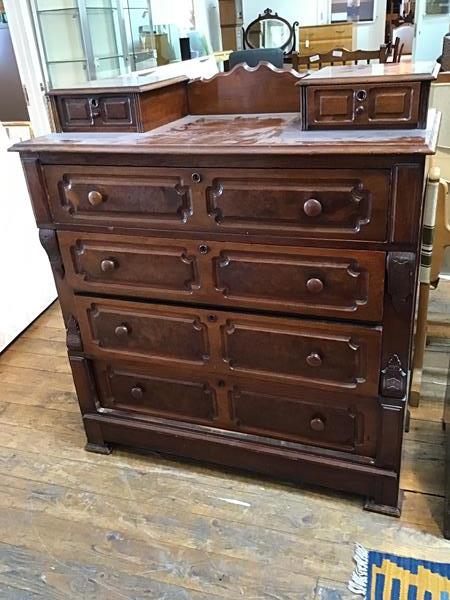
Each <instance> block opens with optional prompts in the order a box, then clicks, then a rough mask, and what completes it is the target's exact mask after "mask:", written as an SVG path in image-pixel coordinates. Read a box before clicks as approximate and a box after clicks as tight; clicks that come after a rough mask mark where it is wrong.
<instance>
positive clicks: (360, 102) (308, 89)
mask: <svg viewBox="0 0 450 600" xmlns="http://www.w3.org/2000/svg"><path fill="white" fill-rule="evenodd" d="M317 58H318V59H320V60H321V56H319V55H318V56H317ZM326 58H327V62H332V61H330V56H327V57H326ZM331 58H332V57H331ZM436 76H437V70H436V68H435V65H434V64H433V63H424V64H423V65H419V64H417V65H416V64H410V65H408V66H404V64H403V63H401V64H400V63H399V64H393V63H385V64H377V65H370V66H364V65H355V66H353V67H352V66H340V67H335V66H331V67H326V68H324V69H320V70H319V71H317V72H316V73H313V74H312V75H310V76H308V77H305V78H304V79H303V80H302V81H301V82H300V86H301V90H302V126H303V129H305V130H314V129H371V128H375V129H383V128H390V127H395V128H396V129H401V128H404V129H411V128H423V127H425V122H426V112H427V110H428V96H429V90H430V84H431V81H432V80H433V79H436Z"/></svg>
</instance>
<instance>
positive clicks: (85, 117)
mask: <svg viewBox="0 0 450 600" xmlns="http://www.w3.org/2000/svg"><path fill="white" fill-rule="evenodd" d="M55 102H56V107H57V111H58V116H59V120H60V125H61V129H62V130H63V131H83V130H91V131H96V130H98V129H103V130H110V131H137V125H136V107H135V99H134V97H133V95H111V96H97V95H85V96H83V95H72V96H71V95H68V96H57V97H55Z"/></svg>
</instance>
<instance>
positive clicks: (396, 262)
mask: <svg viewBox="0 0 450 600" xmlns="http://www.w3.org/2000/svg"><path fill="white" fill-rule="evenodd" d="M415 261H416V255H415V254H414V253H413V252H389V254H388V257H387V264H386V267H387V291H388V294H389V295H390V296H391V298H392V304H393V306H394V308H395V310H396V311H397V312H401V311H402V310H403V309H404V308H405V307H406V306H408V302H409V299H410V298H411V297H412V295H413V294H414V279H415V278H414V273H415Z"/></svg>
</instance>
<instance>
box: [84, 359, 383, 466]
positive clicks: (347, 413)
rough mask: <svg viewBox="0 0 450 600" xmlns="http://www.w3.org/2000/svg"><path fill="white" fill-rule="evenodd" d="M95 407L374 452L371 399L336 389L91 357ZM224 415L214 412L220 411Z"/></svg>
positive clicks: (375, 427) (376, 413)
mask: <svg viewBox="0 0 450 600" xmlns="http://www.w3.org/2000/svg"><path fill="white" fill-rule="evenodd" d="M92 366H93V373H94V377H95V382H96V386H97V394H98V399H99V405H98V409H99V411H100V412H106V413H109V414H114V415H117V416H119V415H122V416H126V417H127V418H132V419H133V418H135V419H150V420H151V419H152V418H155V417H156V418H164V419H170V420H172V419H173V420H178V421H186V422H192V423H197V424H200V425H201V424H204V425H208V426H211V427H220V428H225V429H229V430H234V431H241V432H246V433H253V434H255V435H259V436H268V437H272V438H278V439H285V440H290V441H292V442H298V443H306V444H312V445H314V446H320V447H323V448H329V449H335V450H339V451H341V452H348V453H354V454H357V455H361V456H367V457H375V455H376V448H377V439H378V435H379V431H378V416H379V407H378V401H377V400H376V399H369V398H350V397H348V398H347V397H345V396H343V397H342V398H340V401H339V403H336V398H335V396H330V395H327V394H322V395H321V396H320V398H318V397H317V395H316V394H315V393H314V391H312V390H302V389H299V388H292V387H286V386H280V385H276V384H275V385H274V384H267V383H264V384H261V383H257V382H254V381H251V380H248V379H245V378H244V379H235V380H233V381H231V380H228V379H227V378H224V379H217V378H215V377H214V376H213V375H211V374H204V375H203V376H195V375H193V374H191V373H189V374H185V373H183V372H180V371H178V370H173V369H172V370H171V369H167V368H162V369H161V368H155V367H154V366H153V367H152V366H151V365H148V366H141V365H132V364H130V363H120V362H104V361H94V362H93V363H92ZM220 412H221V413H222V418H221V419H220V418H219V413H220Z"/></svg>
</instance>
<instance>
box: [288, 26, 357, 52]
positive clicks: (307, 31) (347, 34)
mask: <svg viewBox="0 0 450 600" xmlns="http://www.w3.org/2000/svg"><path fill="white" fill-rule="evenodd" d="M354 35H355V34H354V25H353V23H333V24H331V25H314V26H311V27H302V24H301V22H300V27H299V36H298V37H299V52H300V54H302V55H311V54H320V53H323V52H329V51H330V50H333V48H346V49H347V50H355V48H354Z"/></svg>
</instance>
